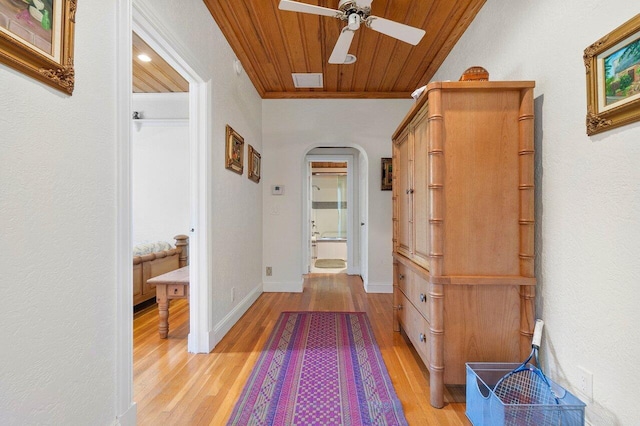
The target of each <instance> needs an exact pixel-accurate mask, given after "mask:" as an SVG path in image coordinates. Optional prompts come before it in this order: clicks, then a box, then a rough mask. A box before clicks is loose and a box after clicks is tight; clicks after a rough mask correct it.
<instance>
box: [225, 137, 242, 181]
mask: <svg viewBox="0 0 640 426" xmlns="http://www.w3.org/2000/svg"><path fill="white" fill-rule="evenodd" d="M226 145H227V149H226V156H225V166H226V168H227V169H229V170H232V171H234V172H236V173H238V174H240V175H241V174H242V172H243V170H244V138H243V137H242V136H240V135H239V134H238V132H236V131H235V130H233V129H232V128H231V126H229V125H228V124H227V136H226Z"/></svg>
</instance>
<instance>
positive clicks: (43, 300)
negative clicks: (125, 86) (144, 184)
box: [0, 1, 116, 425]
mask: <svg viewBox="0 0 640 426" xmlns="http://www.w3.org/2000/svg"><path fill="white" fill-rule="evenodd" d="M76 18H77V19H76V36H75V83H76V84H75V91H74V92H73V96H66V95H63V94H62V93H60V92H58V91H55V90H53V89H50V88H49V87H48V86H44V85H43V84H41V83H38V82H36V81H35V80H33V79H31V78H28V77H26V76H25V75H23V74H20V73H18V72H16V71H14V70H12V69H10V68H8V67H7V66H5V65H0V87H1V88H2V89H0V90H1V93H2V95H1V96H0V235H1V236H2V244H1V245H0V271H2V273H1V274H0V289H1V291H2V297H3V301H2V305H3V308H2V309H0V324H2V327H0V341H1V342H2V349H0V353H1V355H0V359H1V360H2V363H1V365H0V424H3V425H26V424H32V425H33V424H58V425H63V424H66V425H69V424H85V425H108V424H112V423H113V422H114V420H115V417H116V413H115V405H116V402H115V364H116V363H115V359H116V353H115V352H116V335H115V333H116V319H115V301H116V271H115V264H116V261H115V239H116V229H115V219H116V216H115V212H116V209H115V193H116V190H115V186H116V173H115V170H116V161H115V158H116V143H115V129H116V123H115V112H116V102H115V94H116V91H115V81H116V76H115V65H114V61H115V56H116V54H115V34H116V30H115V27H114V25H113V23H114V22H115V20H116V2H99V1H90V2H86V3H84V4H83V2H80V6H79V7H78V11H77V15H76ZM96 28H99V29H100V30H99V31H96Z"/></svg>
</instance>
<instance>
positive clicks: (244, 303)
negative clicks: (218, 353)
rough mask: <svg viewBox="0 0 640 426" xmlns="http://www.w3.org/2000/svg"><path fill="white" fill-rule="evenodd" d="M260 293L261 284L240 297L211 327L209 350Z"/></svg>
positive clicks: (218, 341)
mask: <svg viewBox="0 0 640 426" xmlns="http://www.w3.org/2000/svg"><path fill="white" fill-rule="evenodd" d="M261 294H262V285H258V286H256V287H255V288H254V289H253V290H252V291H251V293H249V294H248V295H247V296H246V297H245V298H244V299H242V300H241V301H240V303H238V305H236V307H235V308H233V309H232V310H231V312H229V313H228V314H227V315H226V316H225V317H224V318H222V320H221V321H220V322H219V323H218V324H216V325H215V327H213V331H211V336H210V338H209V341H210V342H211V343H212V346H211V348H210V351H211V350H213V348H214V347H215V345H217V344H218V343H220V341H221V340H222V338H223V337H224V336H225V335H226V334H227V333H228V332H229V330H231V327H233V326H234V325H235V324H236V323H237V322H238V320H240V317H242V315H244V314H245V312H247V310H249V308H250V307H251V305H253V304H254V303H255V301H256V300H258V298H259V297H260V295H261Z"/></svg>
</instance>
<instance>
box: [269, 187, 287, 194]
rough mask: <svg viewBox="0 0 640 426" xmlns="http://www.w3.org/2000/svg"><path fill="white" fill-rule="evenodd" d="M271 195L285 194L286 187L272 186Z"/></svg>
mask: <svg viewBox="0 0 640 426" xmlns="http://www.w3.org/2000/svg"><path fill="white" fill-rule="evenodd" d="M271 194H272V195H282V194H284V185H271Z"/></svg>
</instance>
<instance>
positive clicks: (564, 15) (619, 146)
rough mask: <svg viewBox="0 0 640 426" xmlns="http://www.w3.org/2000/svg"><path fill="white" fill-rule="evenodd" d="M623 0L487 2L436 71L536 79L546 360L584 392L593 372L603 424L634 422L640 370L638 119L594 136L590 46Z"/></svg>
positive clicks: (592, 413)
mask: <svg viewBox="0 0 640 426" xmlns="http://www.w3.org/2000/svg"><path fill="white" fill-rule="evenodd" d="M629 6H630V3H629V2H628V1H625V0H610V1H595V0H590V1H578V0H570V1H566V2H557V1H553V0H542V1H538V2H524V3H523V2H511V1H505V0H488V1H487V3H486V5H485V6H484V7H483V9H482V10H481V12H480V13H479V15H478V16H477V18H476V20H475V21H474V23H473V24H472V25H471V27H470V28H469V30H468V31H467V33H466V34H465V35H464V36H463V37H462V38H461V40H460V41H459V42H458V44H457V46H456V47H455V49H454V50H453V52H452V53H451V54H450V55H449V57H448V58H447V60H446V61H445V63H444V65H443V66H442V67H441V68H440V70H439V71H438V74H437V75H436V78H435V79H439V80H457V79H458V77H459V76H460V74H461V73H462V72H463V71H464V70H465V69H466V68H468V67H470V66H474V65H480V66H483V67H485V68H487V70H488V71H489V73H490V79H491V80H535V81H536V89H535V98H536V100H535V102H536V104H535V108H536V151H537V152H536V158H537V160H536V163H537V164H536V185H537V188H536V194H537V195H536V202H537V205H536V220H537V224H536V232H537V241H536V262H537V267H536V270H537V277H538V282H539V286H538V297H537V300H536V303H537V309H538V312H537V313H538V315H539V316H541V317H542V318H543V319H544V320H545V322H546V326H545V333H544V335H545V338H544V340H543V348H542V352H543V359H544V364H545V365H546V366H547V367H548V372H549V374H550V375H551V376H552V378H554V379H556V380H557V381H559V382H561V383H562V384H564V385H567V386H569V387H570V388H571V389H573V390H576V389H577V386H578V382H579V374H578V368H577V367H578V366H581V367H583V368H585V369H587V370H589V371H591V372H592V373H593V396H594V401H593V402H589V406H588V408H587V418H588V420H589V421H590V422H591V423H592V424H593V425H636V424H638V419H640V407H639V406H638V404H637V399H638V398H637V393H638V389H639V388H640V375H638V374H630V373H629V370H628V365H629V364H630V363H633V362H634V358H636V354H637V353H638V352H639V351H640V331H639V329H638V327H637V324H638V322H640V311H639V310H638V306H637V302H636V301H637V300H638V276H639V275H640V263H639V262H638V254H639V253H640V221H638V217H640V167H638V164H640V144H639V143H638V142H639V140H640V123H635V124H632V125H628V126H625V127H623V128H619V129H616V130H611V131H608V132H606V133H602V134H600V135H597V136H593V137H587V135H586V131H585V114H586V89H585V68H584V64H583V60H582V54H583V51H584V49H585V48H586V47H587V46H589V45H591V44H592V43H594V42H595V41H596V40H598V39H599V38H600V37H602V36H604V35H605V34H607V33H608V32H610V31H612V30H613V29H615V28H616V27H618V26H619V25H621V24H622V23H624V22H625V21H627V20H628V19H630V18H631V17H632V16H633V15H634V14H636V13H637V10H633V8H630V7H629ZM583 399H585V398H583Z"/></svg>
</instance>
